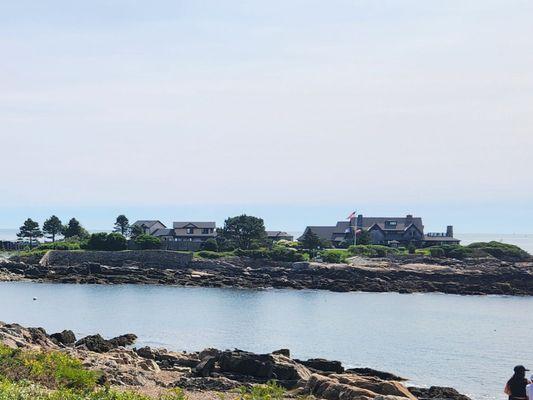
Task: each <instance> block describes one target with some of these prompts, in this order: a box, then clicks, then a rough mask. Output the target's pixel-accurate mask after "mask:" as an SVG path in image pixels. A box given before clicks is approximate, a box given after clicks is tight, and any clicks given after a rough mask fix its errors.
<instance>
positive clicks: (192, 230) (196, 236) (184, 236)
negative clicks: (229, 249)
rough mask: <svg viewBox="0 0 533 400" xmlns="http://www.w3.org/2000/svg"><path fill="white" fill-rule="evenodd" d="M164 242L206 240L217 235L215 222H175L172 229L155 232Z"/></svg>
mask: <svg viewBox="0 0 533 400" xmlns="http://www.w3.org/2000/svg"><path fill="white" fill-rule="evenodd" d="M153 235H154V236H156V237H159V238H160V239H161V241H163V242H205V241H206V240H207V239H209V238H214V237H216V235H217V234H216V224H215V222H189V221H187V222H174V223H173V224H172V229H168V228H161V229H158V230H156V231H155V232H154V233H153Z"/></svg>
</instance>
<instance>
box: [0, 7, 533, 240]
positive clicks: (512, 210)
mask: <svg viewBox="0 0 533 400" xmlns="http://www.w3.org/2000/svg"><path fill="white" fill-rule="evenodd" d="M532 21H533V2H531V1H510V0H501V1H490V0H479V1H467V0H459V1H452V0H449V1H423V0H419V1H409V0H404V1H392V0H391V1H385V0H383V1H376V0H368V1H356V0H352V1H348V0H345V1H343V0H330V1H313V0H279V1H278V0H269V1H261V2H260V1H236V0H235V1H227V2H222V1H200V0H191V1H178V0H172V1H170V0H169V1H163V0H154V1H150V2H147V1H133V0H131V1H126V0H107V1H104V0H92V1H87V2H73V1H67V0H55V1H54V0H49V1H38V0H33V1H24V0H18V1H16V2H15V1H3V2H0V55H1V61H0V146H1V148H0V167H1V170H0V171H1V179H0V182H1V187H2V191H1V193H0V227H16V226H19V225H20V222H21V221H20V219H21V218H22V217H24V216H26V215H28V216H31V215H35V217H36V218H38V217H40V216H41V215H47V214H50V213H52V212H55V213H58V214H64V215H65V217H66V215H67V214H68V215H70V214H76V213H82V214H84V215H86V218H87V219H88V220H87V221H86V224H87V225H89V226H91V225H93V226H94V227H98V228H100V227H103V226H102V224H103V216H105V218H107V217H108V215H109V216H111V215H112V214H113V213H115V211H121V210H124V211H129V212H130V213H132V214H133V215H130V217H131V218H133V219H135V218H152V217H153V218H158V217H159V218H161V219H164V218H169V219H176V220H180V219H181V220H183V219H188V217H189V215H190V216H191V217H196V218H202V219H210V218H209V217H210V215H215V216H216V217H217V218H221V216H222V215H223V214H224V213H225V212H239V211H240V210H243V211H250V212H263V213H264V214H266V218H268V217H270V218H271V219H273V221H274V222H275V224H276V227H278V228H282V229H297V228H299V227H300V225H302V224H304V225H305V223H306V222H308V223H309V224H315V223H325V222H327V221H330V220H331V221H332V222H334V221H335V220H337V219H339V218H342V217H345V215H344V214H347V213H348V212H349V211H350V210H351V209H353V208H356V209H358V210H360V211H362V212H364V213H366V214H371V213H379V214H382V215H384V214H399V215H403V214H405V213H407V212H411V213H415V214H418V215H421V216H425V217H426V226H432V225H437V224H438V225H439V226H440V225H443V224H445V223H447V222H449V223H454V225H456V226H457V227H458V228H456V229H459V230H463V231H470V232H473V231H485V232H504V231H505V232H533V206H532V203H533V168H532V156H531V153H532V149H533V23H532ZM341 210H342V212H341ZM32 213H33V214H32ZM341 214H342V215H341ZM429 219H431V221H433V222H431V221H430V220H429ZM267 222H268V221H267ZM267 225H269V224H268V223H267ZM461 228H463V229H461Z"/></svg>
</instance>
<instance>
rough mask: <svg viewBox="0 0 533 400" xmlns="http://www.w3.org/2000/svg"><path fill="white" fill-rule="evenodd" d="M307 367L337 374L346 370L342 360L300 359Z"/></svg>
mask: <svg viewBox="0 0 533 400" xmlns="http://www.w3.org/2000/svg"><path fill="white" fill-rule="evenodd" d="M299 362H300V363H301V364H303V365H305V366H306V367H307V368H312V369H314V370H317V371H320V372H335V373H337V374H340V373H343V372H344V367H343V366H342V364H341V362H340V361H329V360H325V359H323V358H311V359H309V360H307V361H299Z"/></svg>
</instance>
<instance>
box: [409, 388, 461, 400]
mask: <svg viewBox="0 0 533 400" xmlns="http://www.w3.org/2000/svg"><path fill="white" fill-rule="evenodd" d="M409 391H410V392H411V393H413V394H414V395H415V396H416V397H418V399H419V400H471V399H470V397H468V396H465V395H464V394H461V393H459V392H458V391H457V390H455V389H453V388H450V387H441V386H431V387H430V388H429V389H424V388H417V387H410V388H409Z"/></svg>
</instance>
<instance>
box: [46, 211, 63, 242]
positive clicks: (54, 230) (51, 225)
mask: <svg viewBox="0 0 533 400" xmlns="http://www.w3.org/2000/svg"><path fill="white" fill-rule="evenodd" d="M62 230H63V225H62V223H61V220H60V219H59V218H57V217H56V216H55V215H52V216H51V217H50V218H48V219H47V220H46V221H44V224H43V232H44V233H45V234H47V235H50V237H49V239H52V242H55V241H56V235H59V234H60V233H61V231H62Z"/></svg>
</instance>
